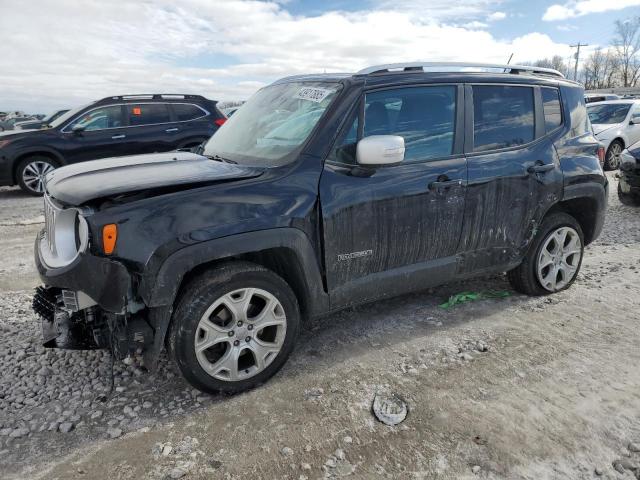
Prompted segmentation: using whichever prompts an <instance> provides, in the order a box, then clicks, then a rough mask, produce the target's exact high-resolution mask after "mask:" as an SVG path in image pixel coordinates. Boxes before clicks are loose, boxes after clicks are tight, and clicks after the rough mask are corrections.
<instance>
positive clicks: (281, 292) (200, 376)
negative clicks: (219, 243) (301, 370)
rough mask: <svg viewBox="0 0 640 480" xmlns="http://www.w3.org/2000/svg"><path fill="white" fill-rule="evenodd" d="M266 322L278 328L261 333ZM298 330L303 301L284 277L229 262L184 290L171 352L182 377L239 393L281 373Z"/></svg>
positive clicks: (206, 387) (202, 386) (174, 322)
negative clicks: (300, 302) (299, 302)
mask: <svg viewBox="0 0 640 480" xmlns="http://www.w3.org/2000/svg"><path fill="white" fill-rule="evenodd" d="M269 296H270V297H269ZM274 299H275V302H273V300H274ZM270 300H271V302H269V301H270ZM268 305H271V306H272V307H271V308H270V310H269V309H267V306H268ZM245 306H246V307H247V308H244V307H245ZM233 312H236V313H233ZM241 312H244V313H241ZM247 312H248V313H247ZM269 312H270V314H269ZM207 320H208V321H207ZM265 322H268V323H271V324H273V325H270V326H266V327H263V328H260V327H259V326H260V324H261V323H262V324H264V323H265ZM254 326H255V328H253V327H254ZM299 329H300V310H299V308H298V301H297V299H296V296H295V295H294V293H293V291H292V290H291V288H290V287H289V285H288V284H287V283H286V282H285V281H284V280H283V279H282V278H280V277H279V276H278V275H276V274H275V273H273V272H272V271H270V270H267V269H266V268H264V267H262V266H260V265H256V264H253V263H248V262H236V263H228V264H225V265H223V266H220V267H219V268H216V269H215V270H211V271H209V272H206V273H204V274H202V275H200V276H198V277H196V278H194V279H193V280H192V281H190V282H189V283H188V284H187V286H186V287H185V288H184V289H183V291H182V293H181V295H180V298H179V300H178V303H177V307H176V310H175V312H174V314H173V319H172V322H171V325H170V328H169V335H168V348H169V353H170V355H171V357H172V358H173V360H174V361H175V362H176V364H177V365H178V368H179V369H180V372H181V373H182V375H183V376H184V377H185V379H186V380H187V381H188V382H189V383H190V384H191V385H193V386H194V387H196V388H197V389H199V390H202V391H203V392H208V393H214V392H223V393H237V392H241V391H243V390H248V389H251V388H254V387H256V386H258V385H260V384H262V383H264V382H265V381H266V380H268V379H269V378H270V377H272V376H273V375H274V374H275V373H276V372H277V371H278V370H280V368H281V367H282V366H283V365H284V363H285V361H286V360H287V358H288V357H289V354H290V353H291V351H292V350H293V346H294V344H295V341H296V338H297V335H298V331H299ZM196 344H198V346H199V347H200V348H202V350H201V352H200V353H197V351H196V350H197V349H196ZM207 345H210V346H207ZM198 350H200V349H198ZM259 354H260V355H259ZM259 358H261V359H262V364H261V365H260V360H259ZM227 367H229V368H227Z"/></svg>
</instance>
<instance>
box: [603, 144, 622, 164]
mask: <svg viewBox="0 0 640 480" xmlns="http://www.w3.org/2000/svg"><path fill="white" fill-rule="evenodd" d="M622 150H624V147H623V145H622V142H621V141H620V140H614V141H613V142H611V144H610V145H609V148H608V149H607V155H606V156H605V160H604V169H605V170H617V169H618V167H619V166H620V154H621V153H622Z"/></svg>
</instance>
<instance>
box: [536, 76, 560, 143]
mask: <svg viewBox="0 0 640 480" xmlns="http://www.w3.org/2000/svg"><path fill="white" fill-rule="evenodd" d="M541 91H542V106H543V109H544V125H545V130H546V132H547V133H549V132H552V131H553V130H555V129H556V128H558V127H559V126H560V125H562V107H561V103H560V91H559V90H558V89H557V88H549V87H542V88H541Z"/></svg>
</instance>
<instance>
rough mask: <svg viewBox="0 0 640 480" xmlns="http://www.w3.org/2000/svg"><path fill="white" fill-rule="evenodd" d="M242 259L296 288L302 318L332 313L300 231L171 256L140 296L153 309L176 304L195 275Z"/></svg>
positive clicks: (237, 239)
mask: <svg viewBox="0 0 640 480" xmlns="http://www.w3.org/2000/svg"><path fill="white" fill-rule="evenodd" d="M236 260H243V261H249V262H253V263H256V264H258V265H262V266H264V267H265V268H267V269H269V270H271V271H273V272H274V273H276V274H278V275H280V276H281V277H282V278H283V279H284V280H285V281H286V282H287V283H288V284H289V285H290V286H291V288H292V290H293V291H294V293H295V294H296V296H297V297H298V301H299V303H300V306H301V308H302V309H303V313H305V314H307V315H312V316H313V315H315V314H316V313H318V312H322V311H323V310H326V309H327V308H328V295H327V293H326V292H325V291H324V290H323V281H322V276H321V273H320V268H319V265H318V261H317V259H316V255H315V250H314V249H313V246H312V245H311V242H310V240H309V238H308V237H307V235H306V234H305V233H304V232H302V231H301V230H298V229H296V228H288V227H287V228H275V229H269V230H259V231H255V232H248V233H242V234H237V235H230V236H228V237H223V238H219V239H216V240H210V241H205V242H200V243H197V244H194V245H190V246H187V247H185V248H182V249H180V250H178V251H176V252H174V253H173V254H171V255H169V256H168V257H167V258H166V259H165V260H164V261H163V262H162V263H161V265H160V266H159V268H158V269H157V270H156V271H148V272H146V273H145V274H144V275H143V277H142V281H141V283H140V288H139V293H140V296H141V297H142V299H143V300H144V301H145V303H146V304H147V305H148V306H149V307H152V308H154V307H161V306H168V305H173V304H174V302H175V300H176V298H177V297H178V294H179V292H180V290H181V289H182V288H183V286H184V285H185V284H186V282H187V281H188V280H189V279H190V278H193V277H194V276H195V275H198V274H200V273H202V272H203V271H205V270H207V269H211V268H215V267H216V266H217V265H219V264H221V263H223V262H232V261H236Z"/></svg>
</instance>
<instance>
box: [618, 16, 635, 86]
mask: <svg viewBox="0 0 640 480" xmlns="http://www.w3.org/2000/svg"><path fill="white" fill-rule="evenodd" d="M615 25H616V36H615V37H614V39H613V48H614V49H615V53H616V56H617V59H618V62H619V63H620V69H619V70H620V80H621V83H622V86H623V87H635V85H636V84H637V83H638V80H639V79H640V58H639V57H640V16H637V17H634V18H631V19H629V20H625V21H620V20H616V23H615Z"/></svg>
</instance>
